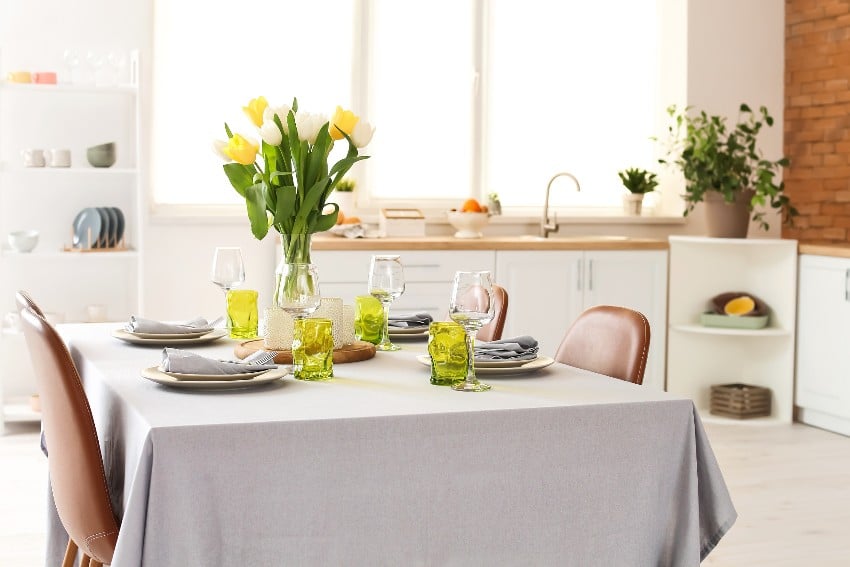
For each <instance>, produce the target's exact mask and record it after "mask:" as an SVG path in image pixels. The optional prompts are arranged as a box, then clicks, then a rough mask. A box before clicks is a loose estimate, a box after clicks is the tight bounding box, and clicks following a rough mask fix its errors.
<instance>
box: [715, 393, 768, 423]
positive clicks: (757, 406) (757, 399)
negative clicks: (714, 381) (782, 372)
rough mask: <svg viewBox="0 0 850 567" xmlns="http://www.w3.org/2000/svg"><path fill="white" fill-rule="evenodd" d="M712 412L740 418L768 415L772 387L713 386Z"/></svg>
mask: <svg viewBox="0 0 850 567" xmlns="http://www.w3.org/2000/svg"><path fill="white" fill-rule="evenodd" d="M711 413H712V414H713V415H722V416H724V417H734V418H738V419H747V418H750V417H764V416H768V415H770V389H769V388H762V387H760V386H751V385H749V384H721V385H716V386H712V387H711Z"/></svg>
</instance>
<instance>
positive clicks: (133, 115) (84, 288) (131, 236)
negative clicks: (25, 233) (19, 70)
mask: <svg viewBox="0 0 850 567" xmlns="http://www.w3.org/2000/svg"><path fill="white" fill-rule="evenodd" d="M2 55H8V54H7V53H3V54H2ZM3 65H6V66H10V65H14V61H5V60H3V58H2V57H0V77H5V75H6V74H5V72H4V71H3V69H2V68H1V67H2V66H3ZM130 71H131V72H130V84H126V85H117V86H115V85H113V86H98V85H78V84H58V85H42V84H18V83H8V82H0V124H2V125H3V127H2V129H0V238H1V239H2V240H0V315H3V314H6V313H8V312H11V311H15V310H16V306H15V300H14V293H15V291H16V290H18V289H25V290H27V291H29V292H30V293H31V294H32V296H33V298H34V299H35V300H36V301H37V302H38V303H39V305H40V306H41V307H42V308H43V309H44V310H45V311H47V312H50V313H52V314H55V317H56V320H57V321H67V322H78V321H85V320H86V306H87V305H90V304H100V305H104V306H105V307H106V312H107V316H115V317H118V316H120V317H125V316H126V315H127V314H128V313H137V312H140V311H141V305H140V293H139V282H140V278H141V273H140V272H141V262H140V253H139V243H140V242H141V234H140V226H141V222H140V219H141V203H142V198H141V190H140V181H139V170H138V168H139V164H140V157H139V149H140V143H139V134H140V132H139V124H140V100H139V88H138V76H139V73H138V53H137V52H133V53H131V57H130ZM106 142H115V143H116V147H117V161H116V163H115V165H113V166H112V167H109V168H96V167H92V166H90V165H89V163H88V161H87V159H86V148H88V147H90V146H94V145H97V144H102V143H106ZM27 148H38V149H50V148H61V149H69V150H70V151H71V167H64V168H60V167H24V164H23V159H22V157H21V155H20V152H21V151H22V150H24V149H27ZM88 207H118V208H120V209H121V210H122V211H123V213H124V217H125V232H124V240H125V244H126V246H127V247H128V250H126V251H91V252H79V251H73V252H67V251H64V249H65V247H67V246H70V245H71V243H72V236H73V228H72V225H73V221H74V218H75V216H76V215H77V213H78V212H79V211H81V210H83V209H85V208H88ZM25 229H35V230H38V231H39V241H38V245H37V246H36V248H35V249H34V250H33V251H32V252H30V253H18V252H15V251H13V250H12V249H11V248H10V247H9V245H8V243H7V235H8V233H9V232H12V231H15V230H25ZM0 346H2V352H3V353H4V363H3V364H2V365H0V431H2V428H3V425H4V423H5V422H6V421H16V420H17V421H21V420H37V419H39V414H38V413H36V412H33V411H32V410H31V409H30V405H29V398H30V395H31V394H32V393H34V392H35V391H36V387H35V384H34V378H33V377H32V371H31V369H30V368H29V355H28V353H27V352H26V345H25V342H24V340H23V335H22V334H21V333H20V332H14V331H13V330H11V329H9V328H6V329H4V330H3V333H2V334H0Z"/></svg>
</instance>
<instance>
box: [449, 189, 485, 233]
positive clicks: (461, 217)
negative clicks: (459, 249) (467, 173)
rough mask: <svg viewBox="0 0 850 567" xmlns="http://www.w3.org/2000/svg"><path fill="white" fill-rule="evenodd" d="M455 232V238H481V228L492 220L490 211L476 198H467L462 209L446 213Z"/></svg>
mask: <svg viewBox="0 0 850 567" xmlns="http://www.w3.org/2000/svg"><path fill="white" fill-rule="evenodd" d="M446 216H447V217H448V219H449V224H451V225H452V226H453V227H454V229H455V230H456V231H457V232H455V238H481V237H482V236H483V235H482V234H481V230H482V229H483V228H484V227H485V226H487V223H488V222H490V211H488V210H487V206H486V205H482V204H481V203H479V202H478V201H477V200H476V199H467V200H466V201H464V203H463V205H462V206H461V208H460V209H451V210H449V211H448V212H447V213H446Z"/></svg>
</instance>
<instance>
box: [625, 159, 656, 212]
mask: <svg viewBox="0 0 850 567" xmlns="http://www.w3.org/2000/svg"><path fill="white" fill-rule="evenodd" d="M617 175H619V176H620V180H621V181H622V182H623V186H624V187H625V188H626V189H627V190H628V194H626V195H623V208H624V209H625V211H626V214H628V215H632V216H640V212H641V209H642V208H643V196H644V195H646V194H647V193H652V192H653V191H655V188H656V187H658V180H657V179H656V177H658V176H657V175H656V174H655V173H650V172H648V171H647V170H645V169H640V168H637V167H631V168H629V169H624V170H623V171H618V172H617Z"/></svg>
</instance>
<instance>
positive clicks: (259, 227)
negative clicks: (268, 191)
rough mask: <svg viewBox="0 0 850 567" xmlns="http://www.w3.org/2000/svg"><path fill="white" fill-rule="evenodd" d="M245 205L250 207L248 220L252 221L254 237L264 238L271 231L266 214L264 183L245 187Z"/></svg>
mask: <svg viewBox="0 0 850 567" xmlns="http://www.w3.org/2000/svg"><path fill="white" fill-rule="evenodd" d="M245 205H246V207H247V209H248V220H250V221H251V232H252V233H253V234H254V238H256V239H257V240H262V239H263V238H265V237H266V234H267V233H268V232H269V217H268V215H267V214H266V200H265V197H264V196H263V184H262V183H257V184H255V185H251V186H250V187H248V188H246V189H245Z"/></svg>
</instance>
